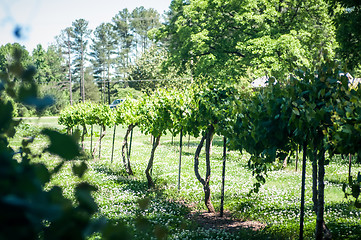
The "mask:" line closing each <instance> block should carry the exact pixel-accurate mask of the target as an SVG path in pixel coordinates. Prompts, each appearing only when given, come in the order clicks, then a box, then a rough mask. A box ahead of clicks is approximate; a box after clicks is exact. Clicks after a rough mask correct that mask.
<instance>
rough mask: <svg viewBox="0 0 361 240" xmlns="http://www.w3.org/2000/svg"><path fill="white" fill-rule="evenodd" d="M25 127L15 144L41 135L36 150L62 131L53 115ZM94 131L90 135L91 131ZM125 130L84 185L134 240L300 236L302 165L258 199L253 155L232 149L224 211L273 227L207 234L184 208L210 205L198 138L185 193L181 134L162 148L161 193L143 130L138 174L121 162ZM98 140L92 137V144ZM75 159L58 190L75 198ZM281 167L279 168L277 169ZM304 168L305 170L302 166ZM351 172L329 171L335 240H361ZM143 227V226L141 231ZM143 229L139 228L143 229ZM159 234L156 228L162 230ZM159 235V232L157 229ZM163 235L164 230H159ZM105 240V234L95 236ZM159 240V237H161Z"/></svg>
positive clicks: (217, 184)
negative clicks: (142, 202) (49, 132)
mask: <svg viewBox="0 0 361 240" xmlns="http://www.w3.org/2000/svg"><path fill="white" fill-rule="evenodd" d="M25 123H26V124H22V126H20V127H19V131H18V134H17V136H16V137H15V138H14V139H13V140H12V141H11V144H12V145H13V146H19V144H20V141H21V139H22V138H23V137H27V136H28V135H35V136H37V137H36V138H35V141H34V143H33V148H34V151H40V149H41V148H42V147H43V146H44V145H46V144H47V140H46V139H45V138H44V137H43V136H41V135H39V134H38V133H39V131H40V127H42V126H46V127H52V128H57V129H59V130H62V131H64V130H63V129H62V127H61V126H58V125H57V123H56V119H54V118H42V119H30V120H25ZM89 132H90V131H89ZM94 132H95V135H96V136H98V135H99V127H96V128H94ZM124 134H125V129H124V128H121V127H117V130H116V141H115V143H116V144H115V149H114V159H113V162H112V163H111V151H112V135H113V128H111V129H108V130H107V134H106V136H105V138H104V139H103V141H102V153H101V158H100V159H97V160H92V159H90V160H89V161H88V165H89V170H88V172H87V173H86V175H85V180H86V181H89V182H90V183H92V184H94V185H95V186H97V187H98V191H97V192H96V193H94V197H95V199H96V201H97V203H98V205H99V212H98V214H97V216H105V217H106V218H108V219H109V220H110V221H114V222H115V223H116V222H126V223H127V224H128V226H129V229H130V230H129V231H131V234H132V235H133V236H134V237H135V239H151V238H154V233H153V231H154V229H163V228H165V229H166V231H167V232H168V239H296V238H298V229H299V207H300V186H301V172H300V170H298V171H297V172H296V171H295V165H294V164H293V163H291V164H289V165H288V167H287V168H286V169H285V170H275V171H271V172H268V178H267V182H266V184H265V185H264V186H262V188H261V189H260V192H259V193H258V194H252V195H249V194H248V193H249V192H250V190H251V189H252V185H253V183H254V182H255V180H254V178H253V177H252V173H251V171H250V170H249V169H248V168H247V160H248V156H247V154H244V155H241V154H240V153H238V152H229V153H228V158H227V166H226V167H227V169H226V187H225V194H226V195H225V209H227V210H230V211H231V212H232V214H233V215H234V217H235V218H238V219H242V220H256V221H260V222H262V223H264V224H266V225H267V226H266V227H265V229H263V230H261V231H258V232H254V231H252V230H247V229H244V230H240V231H239V232H236V233H227V232H225V231H223V230H219V229H210V230H205V229H202V228H200V227H199V226H197V225H196V224H195V223H194V222H192V221H191V220H190V219H188V218H186V216H187V214H188V213H189V211H190V209H188V208H187V207H186V206H185V205H184V204H181V203H185V204H187V205H192V206H193V209H192V210H205V206H204V204H203V190H202V186H201V184H200V183H199V182H198V181H197V179H196V178H195V175H194V170H193V157H194V152H195V148H196V146H197V144H198V140H197V139H195V138H190V142H189V147H188V137H185V138H184V139H183V143H184V145H183V157H182V170H181V171H182V176H181V189H180V191H179V192H178V190H177V177H178V160H179V152H178V148H179V147H178V145H179V136H178V137H176V138H174V140H173V144H172V138H171V136H169V135H168V136H163V137H162V138H161V144H160V146H159V147H158V149H157V150H156V153H155V160H154V169H153V178H154V179H155V181H156V185H157V189H156V190H152V191H149V190H148V189H147V183H146V178H145V174H144V170H145V168H146V164H147V162H148V159H149V155H150V150H151V143H150V137H149V136H144V135H142V134H141V133H140V132H139V130H138V129H135V131H134V135H133V136H134V137H133V144H132V153H131V163H132V167H133V170H134V172H135V177H127V176H126V175H125V172H124V170H123V165H122V160H121V152H120V151H121V149H120V146H121V142H122V140H123V137H124ZM95 141H96V139H95V137H94V138H93V146H94V142H95ZM221 145H222V139H221V138H220V137H215V139H214V143H213V149H212V156H211V159H212V163H211V164H212V175H211V189H212V202H213V204H214V206H215V208H216V210H217V211H218V210H219V207H220V190H221V172H222V147H221ZM89 147H90V136H87V138H86V142H85V151H87V152H89ZM39 161H42V162H44V163H46V164H47V165H48V166H49V167H50V168H52V167H54V166H56V163H57V162H58V159H57V158H56V157H54V156H50V155H46V154H43V157H42V159H40V160H39ZM71 164H72V163H71V162H69V164H67V165H66V166H65V167H64V168H63V169H62V170H61V172H60V173H59V174H58V175H56V176H55V177H54V179H52V181H51V184H52V185H59V186H61V187H62V188H63V190H64V193H65V195H66V196H67V197H69V198H73V196H72V194H73V188H74V184H75V183H76V182H79V181H81V180H80V179H78V178H77V177H74V176H73V175H72V174H71V168H70V166H71ZM276 169H277V168H276ZM299 169H300V166H299ZM352 171H353V173H357V172H358V171H361V166H360V165H356V164H355V165H353V169H352ZM200 173H201V174H202V176H204V173H205V166H204V151H203V152H202V155H201V157H200ZM347 174H348V166H347V161H346V160H342V159H335V160H332V161H331V162H330V164H329V165H328V166H327V167H326V188H325V219H326V223H327V225H328V227H329V228H330V230H331V232H332V234H333V237H334V239H360V236H361V220H360V216H361V213H360V210H358V209H355V208H354V207H353V206H352V205H351V204H350V203H349V201H348V200H347V199H345V198H344V196H343V192H342V190H341V186H342V183H343V182H345V181H346V179H347ZM311 186H312V179H311V165H310V163H309V162H308V166H307V179H306V217H305V239H312V238H313V232H314V228H315V215H314V214H313V212H312V200H311V194H312V191H311ZM143 198H146V199H149V200H150V203H149V205H148V207H147V209H146V210H144V211H142V210H141V209H140V208H139V206H138V200H139V199H143ZM143 218H146V219H148V221H149V222H150V226H148V225H145V226H143V225H142V226H143V228H141V229H142V231H139V226H140V225H139V224H140V222H141V221H140V220H139V219H143ZM136 226H138V228H136ZM137 229H138V231H137ZM156 232H157V231H156ZM158 232H159V231H158ZM160 232H164V231H160ZM93 238H94V239H100V236H94V237H93ZM154 239H155V238H154Z"/></svg>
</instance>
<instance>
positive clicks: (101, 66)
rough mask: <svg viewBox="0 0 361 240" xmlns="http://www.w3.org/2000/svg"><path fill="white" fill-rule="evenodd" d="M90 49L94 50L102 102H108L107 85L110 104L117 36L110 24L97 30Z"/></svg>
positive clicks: (94, 61)
mask: <svg viewBox="0 0 361 240" xmlns="http://www.w3.org/2000/svg"><path fill="white" fill-rule="evenodd" d="M90 48H91V50H92V52H91V53H90V55H91V56H92V58H93V59H92V63H93V69H94V77H95V79H96V80H97V81H98V82H101V86H102V101H103V102H104V103H105V102H106V101H105V85H107V90H108V99H107V100H108V104H110V81H111V79H110V72H111V69H112V68H113V65H114V59H113V55H114V54H115V49H116V34H115V32H114V30H113V26H112V25H111V24H110V23H103V24H101V25H100V26H98V27H97V28H96V29H95V31H94V39H93V43H92V45H91V46H90ZM105 76H106V77H105ZM105 83H107V84H105Z"/></svg>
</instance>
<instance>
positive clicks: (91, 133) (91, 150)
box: [90, 125, 94, 157]
mask: <svg viewBox="0 0 361 240" xmlns="http://www.w3.org/2000/svg"><path fill="white" fill-rule="evenodd" d="M90 129H91V130H90V154H91V155H92V157H94V156H93V125H91V128H90Z"/></svg>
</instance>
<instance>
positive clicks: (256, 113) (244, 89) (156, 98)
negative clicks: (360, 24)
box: [59, 62, 361, 239]
mask: <svg viewBox="0 0 361 240" xmlns="http://www.w3.org/2000/svg"><path fill="white" fill-rule="evenodd" d="M206 82H207V83H206V84H205V83H203V82H202V81H199V82H197V84H193V85H190V86H189V87H187V88H185V89H182V90H164V89H158V90H157V91H155V92H154V93H153V94H152V95H144V96H143V97H141V98H139V99H137V100H133V99H131V98H129V99H127V100H126V101H124V103H122V104H121V105H119V107H118V108H116V109H115V110H112V109H110V108H109V107H108V106H99V105H94V104H91V103H85V104H78V105H75V106H71V107H69V108H67V109H65V110H64V111H63V112H62V114H61V116H60V118H59V123H60V124H62V125H64V126H66V128H67V129H68V130H69V131H70V130H71V129H73V128H74V127H77V126H78V127H80V128H82V129H83V131H82V140H83V139H84V135H85V134H86V133H87V131H88V130H87V129H86V126H87V125H88V126H89V125H90V126H92V125H99V126H101V128H102V133H103V134H102V135H101V136H100V138H99V144H98V146H99V148H100V146H101V145H100V141H101V138H102V136H104V134H105V132H106V128H107V127H108V128H109V127H111V126H117V125H122V126H124V127H126V128H127V131H126V134H125V136H124V140H123V145H122V159H123V164H124V168H125V170H126V172H127V173H128V174H130V175H131V174H133V171H132V169H131V163H130V157H129V147H130V146H129V144H128V138H129V135H130V134H131V132H132V129H133V128H134V127H138V128H139V129H140V130H141V132H142V133H144V134H150V135H151V136H153V137H154V141H153V147H152V150H151V153H150V157H149V160H148V165H147V167H146V169H145V175H146V178H147V181H148V186H149V187H150V188H152V187H154V181H153V179H152V176H151V169H152V167H153V162H154V155H155V152H156V148H157V146H158V145H159V141H160V138H161V137H162V135H164V134H166V133H167V132H168V133H171V134H172V135H173V136H176V135H178V134H180V136H181V137H182V136H183V135H185V134H187V135H190V136H194V137H200V142H199V145H198V147H197V149H196V152H195V155H194V171H195V176H196V178H197V179H198V180H199V182H200V183H201V184H202V187H203V190H204V203H205V205H206V207H207V209H208V211H209V212H215V209H214V207H213V205H212V202H211V188H210V186H209V184H210V179H211V164H210V157H211V154H210V153H211V146H212V140H213V136H214V135H215V134H216V135H219V136H223V137H224V143H225V147H226V145H227V147H228V148H230V149H233V150H238V151H247V152H248V153H249V154H250V155H251V157H250V159H249V163H248V164H249V167H250V168H251V169H252V170H253V174H254V176H255V178H256V179H257V182H256V183H255V186H254V189H253V192H254V193H257V192H258V190H259V188H260V186H261V184H262V183H264V182H265V181H266V175H267V171H268V166H269V164H271V163H273V162H274V161H276V160H279V159H286V158H287V157H289V156H290V154H292V153H293V152H295V151H298V149H300V148H301V149H302V152H303V159H302V162H303V164H302V167H303V169H302V183H300V184H301V186H302V188H301V193H300V194H301V201H302V202H301V207H300V208H301V214H300V218H301V219H300V239H302V236H303V217H304V216H303V211H304V192H305V191H304V189H305V178H306V175H305V172H306V171H305V169H306V163H307V159H308V160H309V161H310V163H311V164H312V171H313V174H312V178H313V198H312V200H313V204H314V212H315V214H316V216H317V220H316V235H315V236H316V239H322V238H323V237H324V236H326V237H327V234H329V232H328V231H327V227H326V224H325V222H324V175H325V169H324V168H325V165H327V162H328V161H329V159H330V158H332V157H333V156H334V155H336V154H343V155H348V154H357V156H361V89H360V88H356V89H352V88H350V86H349V79H348V78H347V77H346V75H345V74H344V73H343V71H342V69H341V67H340V66H339V65H338V64H337V63H334V62H327V63H325V64H324V65H322V66H320V68H319V69H318V71H316V72H314V71H309V70H304V71H302V70H299V71H297V72H295V73H294V74H293V75H292V76H291V77H290V78H289V79H287V80H284V81H277V82H276V81H275V80H274V79H272V78H270V79H269V84H268V86H267V87H264V88H262V89H257V90H252V89H251V88H249V87H248V86H245V85H237V84H230V83H229V82H231V81H230V80H229V79H223V80H222V81H211V80H209V79H208V80H207V81H206ZM226 82H228V83H227V84H226ZM204 146H205V150H206V156H205V163H206V172H205V175H204V177H202V174H201V173H200V172H199V168H198V165H199V161H200V159H199V158H200V152H201V150H202V148H203V147H204ZM224 153H225V151H224ZM94 154H95V148H94V150H93V156H94ZM223 166H225V156H224V165H223ZM180 172H181V158H180V162H179V174H180ZM223 172H224V170H223ZM223 179H224V176H223ZM360 182H361V176H360V173H359V175H358V176H357V178H356V179H353V178H352V176H350V177H349V184H345V185H344V187H343V191H344V192H345V195H346V196H353V197H354V199H355V205H356V207H361V203H360V201H359V195H360ZM178 186H179V185H178ZM221 209H222V208H221Z"/></svg>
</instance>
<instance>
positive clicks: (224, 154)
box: [220, 137, 227, 217]
mask: <svg viewBox="0 0 361 240" xmlns="http://www.w3.org/2000/svg"><path fill="white" fill-rule="evenodd" d="M226 160H227V139H226V137H223V167H222V188H221V209H220V216H221V217H223V205H224V182H225V178H226Z"/></svg>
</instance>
